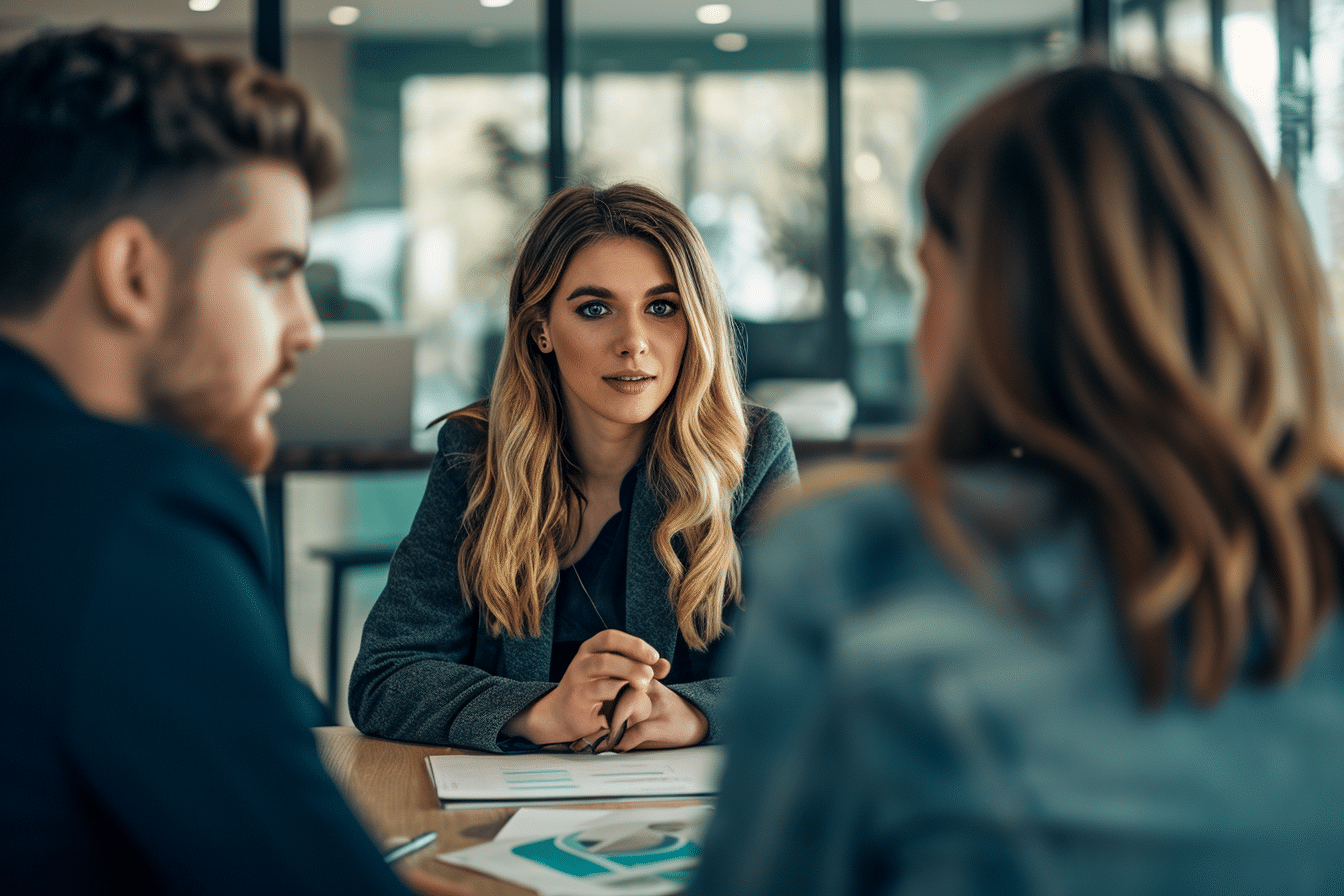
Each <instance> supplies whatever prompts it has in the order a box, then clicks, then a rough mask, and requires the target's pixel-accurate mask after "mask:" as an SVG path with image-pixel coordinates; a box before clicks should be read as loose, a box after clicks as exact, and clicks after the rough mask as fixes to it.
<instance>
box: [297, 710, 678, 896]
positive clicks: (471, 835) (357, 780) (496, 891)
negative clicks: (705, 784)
mask: <svg viewBox="0 0 1344 896" xmlns="http://www.w3.org/2000/svg"><path fill="white" fill-rule="evenodd" d="M313 734H314V736H315V737H316V738H317V750H318V754H319V755H320V756H321V757H322V764H323V765H324V766H326V768H327V773H328V774H330V775H331V777H332V779H333V780H335V782H336V785H337V786H338V787H340V788H341V792H342V793H344V794H345V798H346V800H348V801H349V803H350V805H351V807H352V808H353V809H354V810H355V815H357V816H358V817H359V820H360V821H361V822H363V824H364V827H365V829H366V830H368V832H369V835H370V836H371V837H372V838H373V840H374V842H375V843H376V844H378V846H379V847H382V848H384V849H386V848H389V847H390V846H391V845H392V844H389V843H387V842H386V841H387V840H388V839H389V838H392V837H399V838H410V837H415V836H417V835H418V834H423V833H424V832H425V831H438V833H439V839H438V840H436V841H434V843H433V844H432V845H431V846H427V847H425V848H424V849H422V850H420V851H419V852H416V853H413V854H412V855H410V856H407V857H406V858H404V859H402V860H401V863H406V864H408V865H411V866H413V867H414V868H416V869H418V870H420V871H423V872H424V873H426V874H429V875H432V876H434V877H439V878H442V879H444V880H450V881H454V882H457V883H459V884H463V885H465V886H467V887H468V888H469V889H470V890H471V891H472V892H473V893H474V894H476V896H523V894H528V893H532V892H533V891H532V890H528V889H524V888H523V887H520V886H517V885H515V884H510V883H506V882H504V881H502V880H498V879H496V878H493V877H487V876H485V875H483V874H478V873H476V872H474V871H468V870H467V869H465V868H459V867H457V866H456V865H449V864H447V863H445V862H440V861H439V860H438V859H436V858H435V856H437V855H438V854H439V853H443V852H449V851H451V850H454V849H461V848H463V847H466V846H473V845H475V844H477V843H486V842H488V841H490V840H493V839H494V837H495V834H497V833H499V830H500V828H502V827H504V823H505V822H507V821H508V820H509V819H510V818H511V817H512V816H513V813H514V812H516V811H517V809H516V808H512V807H511V808H507V809H440V808H439V801H438V797H437V796H436V795H435V793H434V788H433V786H432V785H431V784H430V781H429V771H428V770H427V769H426V767H425V757H427V756H433V755H436V754H445V753H463V754H470V753H471V751H470V750H456V749H453V748H451V747H434V746H426V745H424V744H404V743H397V742H396V741H389V740H380V739H379V738H376V737H365V736H364V735H362V734H360V733H359V731H358V730H356V729H354V728H337V727H333V728H315V729H313ZM702 802H704V800H700V799H687V800H658V801H656V802H648V803H632V802H621V803H592V804H585V806H584V808H589V809H604V808H605V809H633V808H636V807H639V806H689V805H695V804H697V803H702ZM401 863H398V864H399V865H400V864H401Z"/></svg>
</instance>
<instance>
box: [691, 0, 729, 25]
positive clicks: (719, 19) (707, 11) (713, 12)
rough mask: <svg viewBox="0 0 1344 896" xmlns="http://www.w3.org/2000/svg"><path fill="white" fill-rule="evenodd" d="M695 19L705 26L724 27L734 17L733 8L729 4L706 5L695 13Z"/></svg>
mask: <svg viewBox="0 0 1344 896" xmlns="http://www.w3.org/2000/svg"><path fill="white" fill-rule="evenodd" d="M695 17H696V18H697V19H699V20H700V22H701V23H702V24H705V25H722V24H723V23H724V22H726V21H728V20H729V19H731V18H732V17H733V8H732V7H731V6H729V5H728V4H727V3H706V4H705V5H704V6H702V7H700V8H699V9H697V10H696V11H695Z"/></svg>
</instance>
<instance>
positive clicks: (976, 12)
mask: <svg viewBox="0 0 1344 896" xmlns="http://www.w3.org/2000/svg"><path fill="white" fill-rule="evenodd" d="M849 8H850V11H851V19H850V26H849V29H850V35H849V40H848V50H847V58H846V69H845V81H844V97H845V109H844V117H845V159H844V175H845V202H846V208H845V211H846V226H847V231H848V234H847V235H848V246H849V259H848V264H849V273H848V280H847V288H846V292H845V295H844V303H845V308H846V311H847V312H848V315H849V320H850V328H849V333H850V342H851V349H852V352H851V358H852V365H851V367H852V370H851V384H852V387H853V389H854V392H855V397H856V399H857V401H858V419H859V421H860V422H867V423H886V422H892V421H905V420H909V419H910V418H911V417H912V416H913V415H914V413H915V412H916V409H917V406H918V402H919V383H918V377H917V374H916V372H915V370H914V369H913V365H912V363H911V357H912V353H911V349H910V346H911V342H912V340H913V338H914V333H915V327H916V324H917V321H918V316H919V306H920V301H921V300H922V290H923V284H922V281H921V275H920V272H919V267H918V265H917V264H916V263H915V250H916V248H917V246H918V243H919V239H920V233H921V228H922V220H923V209H922V208H921V207H920V204H919V180H920V177H921V176H922V174H923V169H924V166H925V165H926V164H927V161H928V157H929V155H930V154H931V153H932V152H933V151H934V149H936V147H937V144H938V141H939V140H940V139H941V136H942V135H943V133H944V132H945V131H946V129H947V128H948V127H949V126H950V125H951V124H952V123H953V122H954V121H956V120H957V118H959V117H960V116H961V115H962V114H963V113H964V112H966V111H967V110H968V109H969V108H970V107H971V106H972V105H974V103H975V102H976V101H977V100H979V99H980V98H981V97H983V96H985V95H986V94H987V93H989V92H990V91H992V90H993V89H994V88H996V87H998V86H1000V85H1002V84H1003V83H1005V82H1006V81H1008V80H1009V79H1011V78H1013V77H1016V76H1018V75H1021V74H1023V73H1025V72H1027V71H1029V70H1031V69H1034V68H1037V67H1039V66H1042V65H1046V64H1049V63H1051V62H1055V61H1059V60H1062V59H1066V58H1068V57H1069V56H1070V55H1071V54H1072V53H1073V52H1074V50H1075V48H1076V44H1077V41H1076V33H1077V30H1078V29H1077V23H1076V9H1075V4H1074V3H1072V2H1069V0H1062V2H1061V0H1051V2H1044V0H1038V2H1032V3H1019V4H971V3H966V4H959V3H957V2H954V0H941V2H934V3H888V2H884V0H852V2H851V3H850V7H849Z"/></svg>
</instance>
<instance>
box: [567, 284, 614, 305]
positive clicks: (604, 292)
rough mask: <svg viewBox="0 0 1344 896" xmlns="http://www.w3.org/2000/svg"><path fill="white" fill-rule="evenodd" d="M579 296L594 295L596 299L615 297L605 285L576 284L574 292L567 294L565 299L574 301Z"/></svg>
mask: <svg viewBox="0 0 1344 896" xmlns="http://www.w3.org/2000/svg"><path fill="white" fill-rule="evenodd" d="M579 296H592V297H593V298H595V299H610V298H613V295H612V292H611V290H609V289H607V288H606V287H605V286H576V287H574V291H573V292H571V293H570V294H569V295H567V296H565V301H566V302H572V301H574V300H575V299H577V298H578V297H579Z"/></svg>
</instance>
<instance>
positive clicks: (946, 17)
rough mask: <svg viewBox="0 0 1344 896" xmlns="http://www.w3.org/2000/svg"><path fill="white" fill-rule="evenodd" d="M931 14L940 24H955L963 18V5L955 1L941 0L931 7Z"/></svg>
mask: <svg viewBox="0 0 1344 896" xmlns="http://www.w3.org/2000/svg"><path fill="white" fill-rule="evenodd" d="M929 12H931V13H933V17H934V18H935V19H937V20H938V21H940V22H955V21H956V20H957V19H959V18H961V4H960V3H956V2H955V0H940V2H938V3H935V4H933V6H931V7H929Z"/></svg>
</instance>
